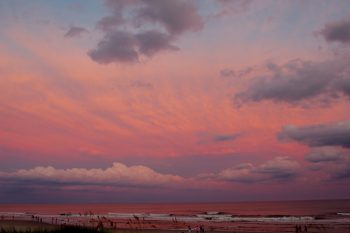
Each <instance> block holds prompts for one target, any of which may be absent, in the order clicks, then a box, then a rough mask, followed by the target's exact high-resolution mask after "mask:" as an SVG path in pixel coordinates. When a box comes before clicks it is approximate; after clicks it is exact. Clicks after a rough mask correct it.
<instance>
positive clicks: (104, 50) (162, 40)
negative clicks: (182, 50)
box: [88, 30, 177, 64]
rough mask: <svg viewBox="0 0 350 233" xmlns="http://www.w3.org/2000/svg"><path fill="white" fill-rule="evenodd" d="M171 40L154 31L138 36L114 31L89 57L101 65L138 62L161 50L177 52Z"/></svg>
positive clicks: (106, 36)
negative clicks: (143, 57)
mask: <svg viewBox="0 0 350 233" xmlns="http://www.w3.org/2000/svg"><path fill="white" fill-rule="evenodd" d="M171 40H172V39H171V38H170V37H169V36H168V35H167V34H164V33H161V32H157V31H153V30H152V31H145V32H142V33H137V34H132V33H129V32H125V31H114V32H111V33H107V34H106V35H105V37H104V39H103V40H102V41H100V42H99V43H98V45H97V48H96V49H93V50H90V51H89V52H88V55H89V56H90V57H91V58H92V59H93V60H94V61H96V62H98V63H101V64H108V63H111V62H138V61H139V59H140V56H142V55H144V56H147V57H151V56H152V55H154V54H155V53H157V52H159V51H161V50H177V47H176V46H174V45H171V44H170V42H171Z"/></svg>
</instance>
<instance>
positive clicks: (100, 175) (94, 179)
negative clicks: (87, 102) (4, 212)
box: [0, 163, 183, 187]
mask: <svg viewBox="0 0 350 233" xmlns="http://www.w3.org/2000/svg"><path fill="white" fill-rule="evenodd" d="M0 177H1V180H2V181H6V180H10V181H18V182H21V181H31V182H32V183H34V182H37V183H45V182H46V183H59V184H62V185H70V184H74V185H76V184H81V185H111V186H141V187H147V186H162V185H168V184H172V183H176V182H180V181H182V180H183V178H182V177H180V176H176V175H169V174H161V173H158V172H156V171H154V170H152V169H151V168H149V167H145V166H130V167H128V166H126V165H124V164H122V163H113V165H112V166H111V167H109V168H106V169H99V168H96V169H86V168H71V169H57V168H54V167H51V166H47V167H35V168H32V169H21V170H17V171H15V172H0Z"/></svg>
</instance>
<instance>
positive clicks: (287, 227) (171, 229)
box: [0, 220, 350, 233]
mask: <svg viewBox="0 0 350 233" xmlns="http://www.w3.org/2000/svg"><path fill="white" fill-rule="evenodd" d="M119 223H120V226H119V227H118V226H116V227H112V226H111V225H110V224H109V223H108V222H104V223H103V225H104V230H105V231H106V232H113V233H133V232H135V233H141V232H144V233H148V232H157V233H177V232H179V233H182V232H186V233H188V229H187V226H188V225H192V226H196V225H199V224H203V223H201V222H199V223H192V224H188V223H184V222H179V223H176V224H174V223H169V222H159V221H148V222H147V223H138V222H131V223H130V222H129V223H125V224H122V222H119ZM72 225H73V226H76V225H77V224H74V223H72ZM96 225H97V224H89V225H87V224H85V225H84V226H86V227H91V228H93V229H96ZM296 225H300V226H301V229H302V231H301V232H309V233H310V232H311V233H348V232H350V224H344V223H331V222H323V223H308V224H305V223H300V224H298V223H295V222H293V223H291V222H289V223H273V222H269V223H267V222H263V223H261V222H235V223H224V224H223V223H221V224H205V225H204V224H203V226H204V229H205V232H217V233H227V232H236V233H264V232H265V233H266V232H268V233H292V232H297V231H296V228H295V226H296ZM61 226H67V224H63V225H57V224H49V223H45V222H37V221H25V220H1V221H0V229H4V230H7V231H12V230H14V229H15V230H16V231H17V232H25V231H28V230H30V231H51V230H55V229H59V228H60V227H61ZM305 226H306V227H307V229H306V228H305ZM191 232H192V233H196V230H195V229H194V228H192V231H191Z"/></svg>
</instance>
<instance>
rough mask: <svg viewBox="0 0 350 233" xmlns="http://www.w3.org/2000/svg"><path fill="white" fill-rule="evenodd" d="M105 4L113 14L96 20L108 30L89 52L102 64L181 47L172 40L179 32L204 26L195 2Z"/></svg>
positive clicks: (161, 0)
mask: <svg viewBox="0 0 350 233" xmlns="http://www.w3.org/2000/svg"><path fill="white" fill-rule="evenodd" d="M106 6H107V7H108V8H109V9H110V10H111V11H112V14H111V15H109V16H106V17H104V18H102V19H101V20H99V21H98V22H97V24H96V27H97V28H98V29H100V30H102V31H103V32H104V33H105V34H104V36H103V38H102V40H101V41H100V42H99V43H98V44H97V47H96V48H95V49H92V50H90V51H89V52H88V55H89V56H90V57H91V59H93V60H94V61H96V62H98V63H102V64H107V63H111V62H138V61H139V60H140V57H142V56H147V57H151V56H153V55H155V54H157V53H159V52H161V51H166V50H168V51H169V50H178V47H176V46H175V45H173V42H174V41H175V40H176V39H177V37H178V36H179V35H181V34H183V33H185V32H188V31H196V30H199V29H201V28H202V26H203V20H202V18H201V16H200V15H199V13H198V9H197V7H196V5H194V4H193V3H192V2H190V1H184V0H179V1H173V0H152V1H146V0H122V1H112V0H107V1H106ZM146 28H147V30H145V29H146Z"/></svg>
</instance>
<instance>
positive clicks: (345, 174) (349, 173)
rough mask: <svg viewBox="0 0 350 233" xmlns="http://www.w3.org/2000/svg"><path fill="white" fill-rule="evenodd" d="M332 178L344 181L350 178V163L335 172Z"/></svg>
mask: <svg viewBox="0 0 350 233" xmlns="http://www.w3.org/2000/svg"><path fill="white" fill-rule="evenodd" d="M331 178H332V180H344V179H348V178H350V163H349V164H347V165H346V166H343V167H342V168H340V169H338V170H337V171H336V172H334V173H333V174H332V176H331Z"/></svg>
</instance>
